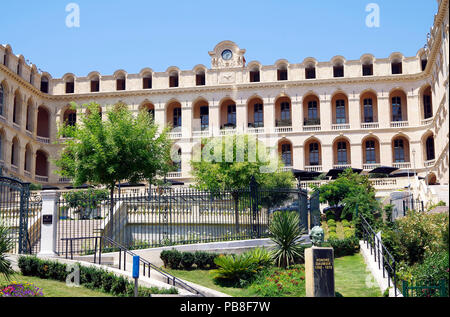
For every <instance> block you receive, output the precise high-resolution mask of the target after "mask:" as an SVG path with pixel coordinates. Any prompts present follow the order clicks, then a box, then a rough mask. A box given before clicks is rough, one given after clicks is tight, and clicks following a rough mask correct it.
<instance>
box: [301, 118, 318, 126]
mask: <svg viewBox="0 0 450 317" xmlns="http://www.w3.org/2000/svg"><path fill="white" fill-rule="evenodd" d="M303 125H305V126H317V125H319V126H320V119H305V121H304V122H303Z"/></svg>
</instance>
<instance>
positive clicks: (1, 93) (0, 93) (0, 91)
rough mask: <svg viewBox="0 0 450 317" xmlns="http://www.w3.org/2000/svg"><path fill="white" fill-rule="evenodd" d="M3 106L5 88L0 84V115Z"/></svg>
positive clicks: (0, 114)
mask: <svg viewBox="0 0 450 317" xmlns="http://www.w3.org/2000/svg"><path fill="white" fill-rule="evenodd" d="M4 106H5V89H4V88H3V85H2V84H0V116H3V108H4Z"/></svg>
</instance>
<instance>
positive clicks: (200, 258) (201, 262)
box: [194, 251, 210, 270]
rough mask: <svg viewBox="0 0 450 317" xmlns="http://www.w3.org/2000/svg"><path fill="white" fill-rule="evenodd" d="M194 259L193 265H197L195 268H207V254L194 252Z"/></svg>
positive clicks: (208, 257)
mask: <svg viewBox="0 0 450 317" xmlns="http://www.w3.org/2000/svg"><path fill="white" fill-rule="evenodd" d="M194 257H195V265H197V268H199V269H201V270H203V269H206V268H207V267H208V264H209V262H210V255H209V253H207V252H202V251H196V252H195V254H194Z"/></svg>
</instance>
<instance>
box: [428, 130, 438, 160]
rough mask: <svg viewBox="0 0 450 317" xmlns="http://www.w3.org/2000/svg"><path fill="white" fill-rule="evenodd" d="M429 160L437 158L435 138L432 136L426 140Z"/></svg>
mask: <svg viewBox="0 0 450 317" xmlns="http://www.w3.org/2000/svg"><path fill="white" fill-rule="evenodd" d="M426 152H427V161H431V160H434V159H435V158H436V156H435V152H434V138H433V137H432V136H430V137H429V138H428V139H427V142H426Z"/></svg>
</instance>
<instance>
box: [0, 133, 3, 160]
mask: <svg viewBox="0 0 450 317" xmlns="http://www.w3.org/2000/svg"><path fill="white" fill-rule="evenodd" d="M2 160H3V134H1V133H0V161H2Z"/></svg>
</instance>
